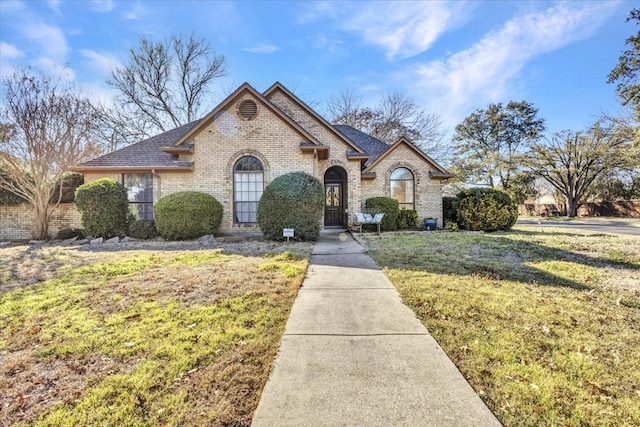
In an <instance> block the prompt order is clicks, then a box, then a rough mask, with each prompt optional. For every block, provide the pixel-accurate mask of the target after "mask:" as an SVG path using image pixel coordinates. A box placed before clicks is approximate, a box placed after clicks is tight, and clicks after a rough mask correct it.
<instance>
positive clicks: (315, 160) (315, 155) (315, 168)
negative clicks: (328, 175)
mask: <svg viewBox="0 0 640 427" xmlns="http://www.w3.org/2000/svg"><path fill="white" fill-rule="evenodd" d="M313 176H315V177H316V178H318V179H320V177H319V176H318V149H317V148H314V149H313Z"/></svg>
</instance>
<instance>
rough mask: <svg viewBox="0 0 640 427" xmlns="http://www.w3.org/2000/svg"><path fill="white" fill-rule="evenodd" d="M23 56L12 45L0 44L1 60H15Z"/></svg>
mask: <svg viewBox="0 0 640 427" xmlns="http://www.w3.org/2000/svg"><path fill="white" fill-rule="evenodd" d="M21 56H24V53H23V52H22V51H21V50H20V49H18V48H17V47H15V46H14V45H12V44H9V43H5V42H0V57H1V58H3V59H5V58H6V59H15V58H20V57H21Z"/></svg>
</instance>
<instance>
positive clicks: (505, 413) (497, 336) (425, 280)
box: [369, 227, 640, 426]
mask: <svg viewBox="0 0 640 427" xmlns="http://www.w3.org/2000/svg"><path fill="white" fill-rule="evenodd" d="M535 230H536V229H535V227H531V228H526V227H520V228H519V229H518V231H513V232H509V233H491V234H468V233H429V234H419V235H402V234H396V235H393V234H387V235H383V237H382V238H380V239H370V241H369V252H370V253H371V255H372V256H373V257H374V259H375V260H376V261H377V262H378V263H379V264H380V265H381V266H383V267H384V269H385V272H386V274H387V275H388V276H389V278H390V280H391V281H392V282H393V283H394V285H395V286H396V287H397V288H398V289H399V291H400V293H401V296H402V298H403V300H404V301H405V303H406V304H407V305H409V306H410V307H411V308H412V309H413V310H414V312H415V313H416V314H417V316H418V317H419V318H420V319H421V320H422V321H423V323H424V324H425V325H426V326H427V328H428V329H429V331H430V332H431V334H432V335H433V336H434V338H435V339H436V340H437V341H438V342H439V343H440V345H441V346H442V347H443V349H444V350H445V351H446V352H447V354H448V355H449V356H450V357H451V359H452V360H453V361H454V363H456V365H457V366H458V367H459V369H460V370H461V372H462V373H463V374H464V375H465V377H466V378H467V380H468V381H469V382H470V383H471V385H472V386H473V387H474V388H475V389H476V391H477V392H478V393H479V395H480V396H481V397H482V398H483V399H484V400H485V402H486V403H487V405H488V406H489V407H490V409H491V410H492V411H493V412H494V413H495V414H496V416H497V417H498V418H499V419H500V420H501V422H502V423H504V424H505V425H506V426H613V425H615V426H633V425H640V357H638V349H640V277H639V276H638V273H639V272H638V269H639V268H640V239H638V238H635V237H623V236H617V235H603V234H592V233H591V234H590V233H586V232H580V231H578V232H575V231H566V230H544V231H540V232H538V231H535ZM620 277H622V278H625V279H624V280H622V279H620ZM627 278H631V279H629V280H627ZM633 278H635V279H633ZM634 286H635V287H634Z"/></svg>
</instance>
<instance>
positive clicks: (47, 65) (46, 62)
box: [36, 56, 76, 82]
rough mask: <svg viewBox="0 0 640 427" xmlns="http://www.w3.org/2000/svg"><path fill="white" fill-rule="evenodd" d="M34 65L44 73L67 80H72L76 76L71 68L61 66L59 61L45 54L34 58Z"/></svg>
mask: <svg viewBox="0 0 640 427" xmlns="http://www.w3.org/2000/svg"><path fill="white" fill-rule="evenodd" d="M36 65H37V66H38V67H39V68H40V69H42V70H43V71H45V72H46V73H48V74H51V75H54V76H58V77H60V78H61V79H63V80H66V81H69V82H72V81H74V80H75V78H76V73H75V72H74V71H73V70H72V69H71V68H69V67H64V66H61V65H60V64H59V63H57V62H55V61H52V60H51V58H48V57H45V56H41V57H39V58H38V59H37V60H36Z"/></svg>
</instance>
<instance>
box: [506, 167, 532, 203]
mask: <svg viewBox="0 0 640 427" xmlns="http://www.w3.org/2000/svg"><path fill="white" fill-rule="evenodd" d="M535 184H536V176H535V175H534V174H532V173H529V172H518V173H517V174H515V175H513V176H512V177H511V185H510V188H509V191H508V193H509V195H510V196H511V198H512V199H513V201H514V203H515V204H516V205H521V204H523V203H524V202H525V201H526V200H527V199H532V198H536V197H537V196H538V190H536V185H535Z"/></svg>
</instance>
